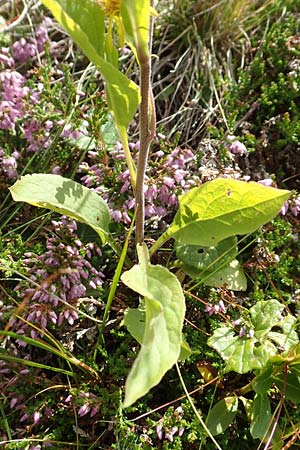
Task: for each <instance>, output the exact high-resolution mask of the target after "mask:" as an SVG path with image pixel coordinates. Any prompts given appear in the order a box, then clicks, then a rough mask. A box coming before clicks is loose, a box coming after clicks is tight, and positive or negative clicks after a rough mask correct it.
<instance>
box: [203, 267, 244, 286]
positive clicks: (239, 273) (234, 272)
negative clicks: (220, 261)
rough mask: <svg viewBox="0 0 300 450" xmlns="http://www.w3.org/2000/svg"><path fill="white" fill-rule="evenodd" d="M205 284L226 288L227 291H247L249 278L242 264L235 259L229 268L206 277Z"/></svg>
mask: <svg viewBox="0 0 300 450" xmlns="http://www.w3.org/2000/svg"><path fill="white" fill-rule="evenodd" d="M204 284H206V285H207V286H213V287H222V286H226V288H227V289H232V290H233V291H245V290H246V289H247V278H246V275H245V273H244V271H243V269H242V267H241V266H240V263H239V262H238V261H237V260H236V259H235V260H234V261H231V263H230V264H228V266H226V267H223V269H221V270H219V271H218V272H216V273H214V274H212V275H210V276H209V277H206V278H205V279H204Z"/></svg>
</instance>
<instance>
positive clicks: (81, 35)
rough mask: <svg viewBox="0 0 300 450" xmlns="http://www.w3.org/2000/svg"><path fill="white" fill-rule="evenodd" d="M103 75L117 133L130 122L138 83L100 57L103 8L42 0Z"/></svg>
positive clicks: (81, 1) (89, 2)
mask: <svg viewBox="0 0 300 450" xmlns="http://www.w3.org/2000/svg"><path fill="white" fill-rule="evenodd" d="M43 3H44V5H45V6H46V7H47V8H49V9H50V11H51V12H52V14H53V16H54V17H55V18H56V20H57V21H58V22H59V23H60V24H61V25H62V26H63V27H64V29H65V30H66V31H67V33H68V34H69V35H70V36H71V37H72V39H73V40H74V42H76V44H77V45H78V46H79V47H80V48H81V49H82V51H83V52H84V53H85V55H86V56H87V57H88V59H89V60H90V61H91V62H92V63H93V64H94V65H95V66H96V67H97V69H98V70H99V71H100V72H101V74H102V75H103V77H104V79H105V83H106V91H107V92H106V93H107V100H108V104H109V108H110V110H111V112H112V114H113V115H114V118H115V121H116V125H117V127H118V129H119V131H120V134H122V133H123V132H124V129H125V130H126V129H127V127H128V125H129V123H130V122H131V120H132V118H133V116H134V114H135V112H136V110H137V107H138V105H139V102H140V93H139V88H138V86H137V85H136V84H135V83H134V82H133V81H131V80H129V78H127V77H126V76H125V75H123V74H122V73H121V72H120V71H119V70H118V69H117V68H116V67H115V66H114V65H113V64H111V63H110V62H108V61H107V60H106V59H105V58H104V57H103V52H104V12H103V11H102V9H101V8H100V6H99V5H97V3H96V2H95V1H93V0H76V1H74V0H43Z"/></svg>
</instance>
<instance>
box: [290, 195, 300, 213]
mask: <svg viewBox="0 0 300 450" xmlns="http://www.w3.org/2000/svg"><path fill="white" fill-rule="evenodd" d="M291 211H292V214H293V215H294V216H295V217H297V216H298V214H299V212H300V197H297V198H296V199H295V200H294V201H293V206H292V207H291Z"/></svg>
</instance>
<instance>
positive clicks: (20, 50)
mask: <svg viewBox="0 0 300 450" xmlns="http://www.w3.org/2000/svg"><path fill="white" fill-rule="evenodd" d="M12 51H13V58H14V59H15V60H17V61H19V62H20V63H25V62H27V61H28V60H29V59H30V58H32V57H33V56H34V55H35V53H36V47H35V45H34V44H33V43H31V42H28V41H26V39H24V38H21V39H20V40H19V41H16V42H14V43H13V45H12Z"/></svg>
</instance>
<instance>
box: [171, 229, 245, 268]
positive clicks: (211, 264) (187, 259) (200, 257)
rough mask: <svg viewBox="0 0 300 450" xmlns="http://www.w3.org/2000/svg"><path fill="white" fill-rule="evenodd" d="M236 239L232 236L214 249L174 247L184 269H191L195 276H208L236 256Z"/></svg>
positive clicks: (186, 246)
mask: <svg viewBox="0 0 300 450" xmlns="http://www.w3.org/2000/svg"><path fill="white" fill-rule="evenodd" d="M237 253H238V250H237V238H236V237H235V236H232V237H230V238H228V239H225V240H224V241H221V242H219V243H218V244H217V245H216V246H214V247H201V246H199V245H186V244H181V245H176V256H177V258H178V259H179V260H180V261H181V262H182V263H183V266H182V268H183V270H184V271H185V267H189V268H193V269H194V273H196V274H197V275H196V276H201V275H204V276H205V275H208V274H212V273H213V272H216V271H217V270H218V269H220V268H221V267H224V266H226V265H227V264H228V263H230V262H231V261H232V260H233V259H234V258H235V257H236V255H237Z"/></svg>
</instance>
